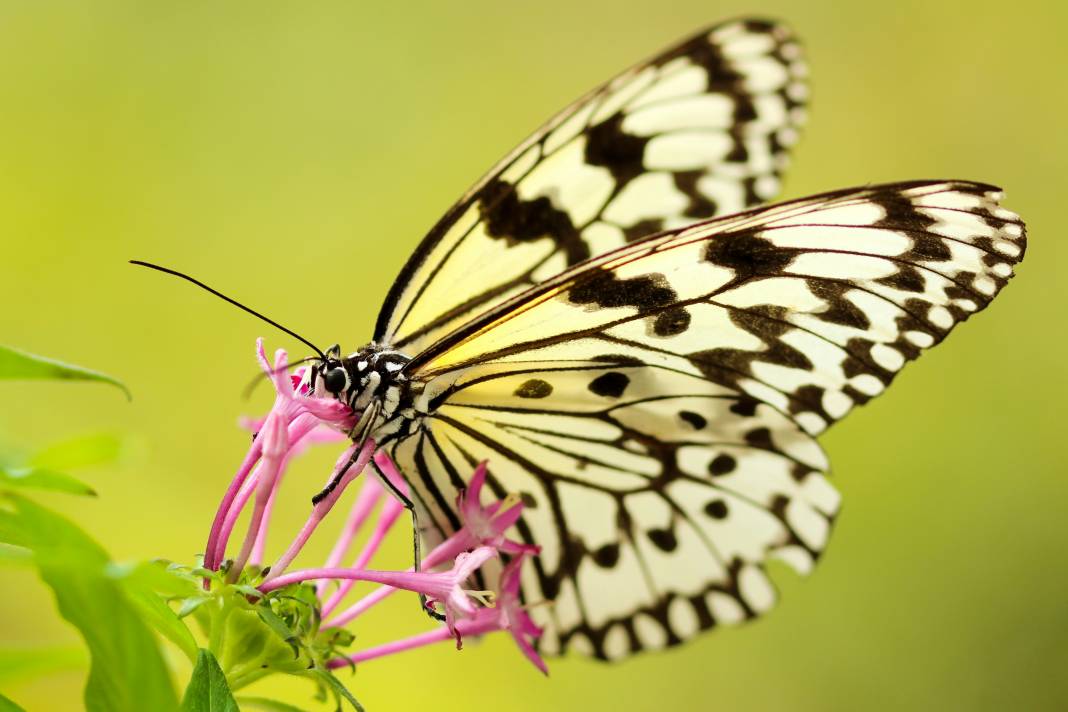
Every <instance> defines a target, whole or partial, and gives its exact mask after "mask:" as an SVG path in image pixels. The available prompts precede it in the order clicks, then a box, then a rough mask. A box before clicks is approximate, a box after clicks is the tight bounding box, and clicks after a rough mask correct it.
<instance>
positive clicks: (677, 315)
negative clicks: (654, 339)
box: [653, 307, 690, 336]
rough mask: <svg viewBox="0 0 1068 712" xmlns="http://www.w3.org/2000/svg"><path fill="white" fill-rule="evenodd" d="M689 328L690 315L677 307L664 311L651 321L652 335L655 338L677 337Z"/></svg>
mask: <svg viewBox="0 0 1068 712" xmlns="http://www.w3.org/2000/svg"><path fill="white" fill-rule="evenodd" d="M688 328H690V313H689V312H688V311H686V310H685V309H683V308H682V307H678V308H675V309H666V310H664V311H662V312H660V313H659V314H657V315H656V318H655V319H654V320H653V333H654V334H656V335H657V336H677V335H678V334H681V333H683V332H685V331H686V330H687V329H688Z"/></svg>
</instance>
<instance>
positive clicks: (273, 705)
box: [237, 697, 303, 712]
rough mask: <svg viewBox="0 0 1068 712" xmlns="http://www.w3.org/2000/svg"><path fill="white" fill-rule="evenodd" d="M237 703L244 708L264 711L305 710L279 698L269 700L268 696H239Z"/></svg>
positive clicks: (292, 711)
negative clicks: (280, 700)
mask: <svg viewBox="0 0 1068 712" xmlns="http://www.w3.org/2000/svg"><path fill="white" fill-rule="evenodd" d="M237 704H239V705H240V706H241V709H243V710H264V712H303V710H301V709H300V708H299V707H294V706H293V705H287V704H286V703H285V702H279V701H278V700H269V699H267V698H266V697H238V698H237Z"/></svg>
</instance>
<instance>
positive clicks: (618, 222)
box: [375, 20, 807, 353]
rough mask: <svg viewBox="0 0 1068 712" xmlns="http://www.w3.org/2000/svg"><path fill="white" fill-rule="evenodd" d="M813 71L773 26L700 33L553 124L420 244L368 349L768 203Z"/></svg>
mask: <svg viewBox="0 0 1068 712" xmlns="http://www.w3.org/2000/svg"><path fill="white" fill-rule="evenodd" d="M805 77H806V68H805V64H804V62H803V59H802V57H801V50H800V47H799V45H798V44H797V43H796V41H795V40H794V39H793V37H792V35H791V34H790V33H789V32H788V31H787V30H786V29H785V28H784V27H783V26H782V25H779V24H775V23H770V22H764V21H755V20H739V21H734V22H729V23H726V24H723V25H719V26H717V27H713V28H711V29H709V30H706V31H704V32H701V33H699V34H697V35H695V36H694V37H692V38H690V39H688V40H686V41H684V42H682V43H681V44H679V45H677V46H675V47H672V48H671V49H669V50H667V51H665V52H663V53H662V54H660V55H658V56H656V57H654V58H653V59H651V60H649V61H647V62H643V63H641V64H639V65H637V66H635V67H633V68H632V69H630V70H628V71H626V72H624V73H623V74H621V75H620V76H618V77H616V78H615V79H613V80H611V81H609V82H608V83H606V84H604V85H603V86H601V87H599V88H597V89H595V90H593V91H592V92H590V93H589V94H587V95H586V96H584V97H583V98H581V99H579V100H578V101H576V102H575V103H573V104H571V105H570V106H569V107H567V108H566V109H564V110H563V111H562V112H560V113H559V114H558V115H556V116H555V117H553V118H552V119H550V120H549V121H548V122H547V123H546V124H545V125H544V126H542V127H541V128H540V129H539V130H538V131H537V132H535V133H534V135H532V136H531V137H530V138H529V139H527V141H525V142H524V143H523V144H521V145H520V146H519V147H518V148H517V149H516V150H515V151H513V152H512V154H510V155H509V156H508V157H507V158H505V159H504V160H503V161H502V162H501V163H500V164H498V165H497V166H496V167H494V168H493V169H492V170H491V171H490V172H489V173H488V174H487V175H486V176H485V177H484V178H483V179H482V180H481V181H479V183H478V184H476V185H475V186H474V187H473V188H472V189H471V190H470V191H469V192H468V194H467V195H466V196H465V197H464V198H462V199H461V200H460V202H459V203H457V204H456V205H455V206H454V207H453V208H452V209H451V210H450V211H449V212H448V213H447V214H446V215H445V217H444V218H443V219H442V220H441V221H440V222H439V223H438V224H437V225H436V226H435V227H434V228H433V229H432V230H431V231H430V233H429V234H428V235H427V236H426V238H424V240H423V242H422V244H420V246H419V247H418V248H417V249H416V251H415V253H414V254H413V256H412V257H411V258H410V260H409V261H408V264H407V265H405V267H404V269H403V270H402V272H401V275H400V277H399V278H398V280H397V282H396V284H395V286H394V288H393V289H392V291H391V292H390V295H389V297H388V298H387V300H386V303H385V305H384V307H383V309H382V312H381V314H380V316H379V323H378V326H377V328H376V334H375V340H376V341H377V342H378V343H389V344H391V345H393V346H394V347H396V348H399V349H402V350H405V351H407V352H408V353H415V352H418V351H419V350H420V349H421V348H422V347H423V346H425V345H427V344H429V343H431V342H432V341H434V340H435V339H436V338H438V337H440V336H442V335H443V334H445V333H447V332H449V331H451V330H452V329H454V328H456V327H458V326H459V325H460V324H462V323H463V322H465V321H466V320H468V319H470V318H471V317H472V316H474V315H475V314H477V313H479V312H481V311H484V310H486V309H489V308H491V307H493V306H494V305H496V304H499V303H500V302H502V301H504V300H505V299H507V298H509V297H511V296H514V295H516V294H518V293H520V292H521V291H523V290H524V289H527V288H529V287H530V286H532V285H533V284H536V283H537V282H539V281H541V280H543V279H546V278H548V277H551V276H553V275H555V274H556V273H558V272H560V271H562V270H564V269H565V268H567V267H569V266H571V265H574V264H576V263H578V262H581V261H583V260H585V259H587V258H589V257H591V256H595V255H598V254H602V253H604V252H606V251H609V250H611V249H614V248H616V247H619V246H621V245H623V244H626V243H627V242H628V241H632V240H635V239H639V238H642V237H645V236H646V235H648V234H652V233H654V232H657V231H658V230H661V229H664V228H672V227H677V226H679V225H681V224H686V223H692V222H694V221H696V220H699V219H703V218H709V217H713V216H716V215H723V214H728V213H732V212H736V211H738V210H741V209H743V208H746V207H749V206H751V205H755V204H757V203H760V202H764V201H766V200H768V199H770V198H772V197H774V196H775V195H776V194H777V193H778V190H779V177H780V173H781V171H782V169H783V168H784V167H785V164H786V161H787V150H788V148H789V146H790V145H792V144H793V143H794V141H795V140H796V138H797V135H798V130H799V128H800V124H801V123H802V121H803V120H804V105H805V101H806V97H807V85H806V83H805Z"/></svg>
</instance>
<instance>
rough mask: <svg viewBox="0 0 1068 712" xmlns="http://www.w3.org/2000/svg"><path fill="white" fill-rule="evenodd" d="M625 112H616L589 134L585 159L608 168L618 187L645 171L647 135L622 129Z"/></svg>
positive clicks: (592, 163) (587, 135) (594, 164)
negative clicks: (644, 136)
mask: <svg viewBox="0 0 1068 712" xmlns="http://www.w3.org/2000/svg"><path fill="white" fill-rule="evenodd" d="M623 119H624V116H623V114H622V113H621V112H617V113H615V114H613V115H612V116H610V117H608V118H607V119H605V120H604V121H602V122H601V123H599V124H597V125H596V126H594V127H593V128H591V129H590V130H589V132H588V133H587V134H586V162H587V163H589V164H590V165H593V166H601V167H602V168H607V169H608V170H609V171H610V172H611V173H612V177H613V178H615V179H616V183H617V190H618V189H619V188H620V187H622V186H623V185H625V184H626V183H627V182H629V181H630V180H631V179H633V178H635V177H636V176H638V175H639V174H641V173H643V172H645V168H644V167H643V165H642V158H643V156H644V155H645V145H646V144H647V143H649V139H648V138H643V137H641V136H634V135H632V134H629V133H627V132H626V131H624V130H623Z"/></svg>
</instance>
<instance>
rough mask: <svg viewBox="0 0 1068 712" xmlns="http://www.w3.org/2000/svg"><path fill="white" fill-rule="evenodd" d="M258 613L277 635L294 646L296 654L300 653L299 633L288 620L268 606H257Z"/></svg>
mask: <svg viewBox="0 0 1068 712" xmlns="http://www.w3.org/2000/svg"><path fill="white" fill-rule="evenodd" d="M256 613H257V614H258V615H259V617H260V620H261V621H263V622H264V624H265V625H266V626H267V627H268V628H270V629H271V630H272V631H273V632H274V634H275V635H277V636H278V637H279V638H281V639H282V640H284V641H285V642H286V643H288V644H289V645H290V647H292V648H293V652H294V654H297V653H298V647H297V645H298V643H299V642H300V641H299V639H298V638H297V634H296V633H294V632H293V631H292V629H290V627H289V626H287V625H286V622H285V621H284V620H282V619H281V617H280V616H279V615H278V614H277V613H275V612H274V611H272V610H271V609H270V608H267V607H266V606H257V607H256Z"/></svg>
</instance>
